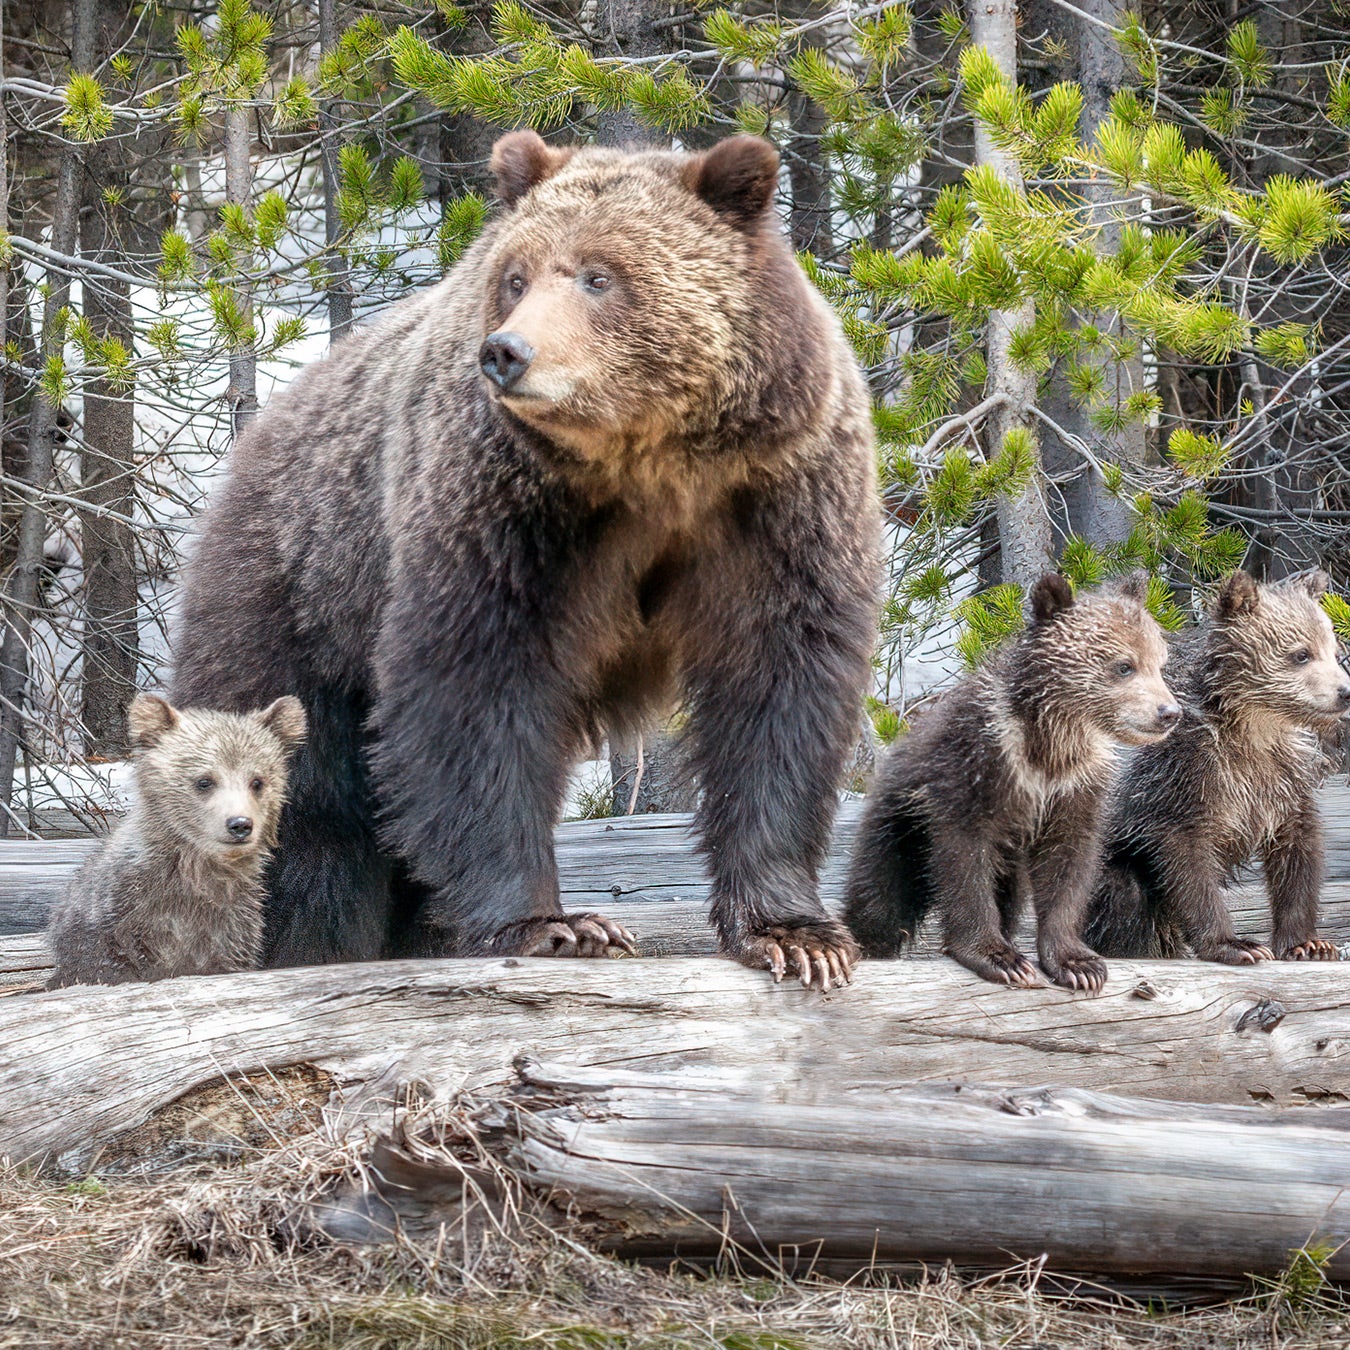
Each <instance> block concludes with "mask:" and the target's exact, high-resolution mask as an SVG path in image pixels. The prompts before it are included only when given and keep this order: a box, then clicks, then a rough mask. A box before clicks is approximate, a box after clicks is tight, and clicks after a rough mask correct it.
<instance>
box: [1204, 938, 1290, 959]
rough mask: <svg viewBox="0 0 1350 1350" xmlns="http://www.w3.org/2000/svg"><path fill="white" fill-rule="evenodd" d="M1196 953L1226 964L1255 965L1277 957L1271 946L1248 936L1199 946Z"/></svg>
mask: <svg viewBox="0 0 1350 1350" xmlns="http://www.w3.org/2000/svg"><path fill="white" fill-rule="evenodd" d="M1195 954H1196V956H1198V957H1199V958H1200V960H1202V961H1218V962H1220V963H1222V964H1223V965H1225V966H1254V965H1255V964H1256V963H1257V962H1258V961H1273V960H1274V959H1275V953H1274V952H1273V951H1271V950H1270V948H1269V947H1264V946H1262V945H1261V943H1259V942H1251V941H1249V940H1248V939H1247V938H1231V939H1228V940H1225V941H1223V942H1215V943H1213V944H1212V945H1210V946H1207V947H1203V948H1201V947H1197V948H1196V951H1195Z"/></svg>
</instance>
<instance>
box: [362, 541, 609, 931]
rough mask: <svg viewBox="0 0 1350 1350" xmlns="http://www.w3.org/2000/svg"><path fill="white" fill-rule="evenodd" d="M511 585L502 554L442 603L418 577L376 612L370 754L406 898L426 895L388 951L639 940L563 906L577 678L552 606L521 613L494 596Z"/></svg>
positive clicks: (465, 577) (544, 587)
mask: <svg viewBox="0 0 1350 1350" xmlns="http://www.w3.org/2000/svg"><path fill="white" fill-rule="evenodd" d="M488 561H490V560H488ZM484 565H485V566H486V565H487V564H486V563H485V564H484ZM521 569H522V570H525V564H524V563H522V564H521ZM444 570H445V569H444V567H443V566H440V567H434V566H432V565H430V564H427V565H426V566H425V567H424V568H422V569H419V571H420V572H423V573H425V574H426V575H437V574H438V573H439V572H441V571H444ZM518 580H519V578H517V577H516V576H515V575H514V573H513V571H512V568H511V567H510V566H508V565H507V564H505V563H501V564H500V565H495V566H492V567H491V570H490V571H488V572H486V573H484V574H482V575H479V576H477V577H475V576H473V575H472V574H471V573H470V570H469V568H468V566H467V565H466V564H460V566H459V571H458V575H457V576H456V584H455V586H454V587H453V588H452V589H451V590H449V591H448V592H447V595H446V602H447V604H446V607H444V608H442V609H440V610H438V609H437V608H436V607H435V606H434V605H431V604H429V602H428V599H427V595H426V593H425V589H424V588H421V587H411V586H409V587H408V588H406V593H405V594H404V595H403V596H402V598H401V599H400V600H398V601H397V602H396V603H394V604H391V605H390V606H389V608H388V610H387V612H386V614H385V616H384V623H383V627H382V631H381V635H380V639H379V642H378V645H377V650H378V654H379V662H378V667H377V677H378V683H379V689H380V693H379V696H378V698H377V700H376V706H375V710H374V717H373V719H372V725H373V727H374V730H375V736H376V739H375V743H374V748H373V750H372V755H371V763H372V768H373V772H374V779H375V792H376V796H377V798H378V800H379V803H380V806H381V808H382V811H383V814H384V830H383V838H384V839H385V841H386V843H387V844H388V846H389V848H390V850H391V852H393V853H394V854H395V855H396V856H397V857H398V858H399V859H400V860H401V867H402V869H404V871H405V873H406V875H405V876H404V877H403V878H402V879H401V880H400V882H399V884H398V889H399V900H400V907H401V908H402V907H403V906H405V905H406V904H407V902H408V900H409V899H410V898H412V899H414V900H416V899H418V898H420V899H422V901H423V903H422V904H421V906H420V909H418V910H417V912H416V914H415V915H414V916H413V917H412V920H411V924H409V923H408V920H407V916H406V915H404V916H403V917H402V919H400V920H399V921H398V922H397V923H396V924H395V928H396V930H397V931H394V932H392V933H391V935H390V941H391V947H392V948H393V949H394V950H398V951H402V952H414V953H417V954H420V955H428V956H449V955H455V956H488V955H513V956H606V955H609V954H611V953H613V952H618V951H622V952H629V953H631V952H633V950H634V949H633V938H632V934H630V933H629V932H628V931H627V930H626V929H624V928H622V927H621V926H620V925H618V924H615V923H612V922H611V921H610V920H608V919H605V918H603V917H602V916H600V915H598V914H591V913H585V914H564V913H563V910H562V905H561V903H560V901H559V896H558V868H557V863H556V862H555V860H554V855H553V826H554V822H555V821H556V820H557V817H558V814H559V811H560V808H561V805H562V800H563V794H564V792H565V790H566V785H567V773H568V770H569V768H570V765H571V762H572V758H573V755H572V747H573V745H574V743H575V741H576V735H575V734H574V733H573V732H572V731H571V730H570V728H572V727H574V726H575V725H576V723H577V720H578V719H577V715H576V711H575V708H574V707H573V704H572V701H571V700H572V695H571V694H570V692H569V691H570V685H569V684H568V682H567V681H565V680H564V679H562V678H561V677H560V676H559V674H558V672H557V670H556V668H555V665H554V662H555V659H556V652H555V650H554V647H553V644H552V642H551V640H550V639H551V634H550V633H549V632H548V630H547V627H546V624H547V617H546V616H545V615H543V614H541V613H540V612H538V611H536V610H526V609H524V608H522V607H521V605H520V603H519V597H518V596H517V595H515V594H514V593H511V594H502V593H500V591H501V587H502V586H503V585H504V584H505V583H506V582H515V581H518ZM554 581H555V578H554V577H553V576H552V575H550V576H548V577H547V578H536V579H535V581H534V584H535V586H536V587H537V591H538V594H540V595H545V596H546V595H549V594H550V593H551V592H550V588H551V587H552V586H553V585H554ZM521 584H522V585H523V584H524V583H521ZM450 633H453V634H455V635H456V636H455V638H454V639H453V640H451V639H448V638H447V636H446V635H447V634H450Z"/></svg>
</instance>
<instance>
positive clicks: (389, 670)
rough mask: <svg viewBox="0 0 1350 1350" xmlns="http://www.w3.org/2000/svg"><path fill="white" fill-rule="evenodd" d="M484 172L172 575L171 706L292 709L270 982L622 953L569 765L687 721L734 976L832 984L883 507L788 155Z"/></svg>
mask: <svg viewBox="0 0 1350 1350" xmlns="http://www.w3.org/2000/svg"><path fill="white" fill-rule="evenodd" d="M493 168H494V170H495V173H496V176H497V183H498V192H499V195H500V197H501V199H502V202H503V203H504V206H505V211H504V213H503V215H502V217H501V218H500V219H499V220H497V221H496V222H495V223H493V224H492V225H490V226H489V228H488V229H487V230H486V231H485V233H484V235H483V237H482V238H481V239H480V240H479V241H478V242H477V243H476V244H475V245H474V246H473V247H472V248H471V249H470V250H469V251H468V252H467V253H466V255H465V257H464V258H463V259H462V260H461V262H460V263H459V264H458V266H457V267H456V268H455V269H454V270H453V272H452V273H451V274H450V275H449V276H448V277H447V278H446V279H445V280H444V281H443V282H442V283H441V284H440V285H438V286H436V287H434V288H432V289H430V290H429V291H427V292H425V293H423V294H421V295H419V296H416V297H414V298H412V299H410V300H408V301H406V302H404V303H402V304H401V305H399V306H397V307H395V308H394V309H393V310H392V311H391V312H390V313H389V315H388V316H387V317H385V318H384V319H383V320H382V321H381V322H379V323H378V324H377V325H375V326H374V327H373V328H372V329H371V330H370V331H368V332H365V333H359V334H357V335H356V336H354V337H352V338H350V339H349V340H348V341H346V342H345V343H343V344H342V345H341V346H339V347H338V348H337V349H336V350H335V351H334V352H333V354H332V355H331V356H330V357H329V358H328V359H327V360H325V361H321V362H319V363H317V364H315V365H313V366H311V367H310V368H309V369H307V370H306V371H305V372H304V373H303V374H302V375H301V376H300V377H299V378H298V379H297V380H296V381H295V382H294V383H293V384H292V385H291V386H290V387H289V388H288V389H287V390H286V391H285V393H284V394H282V395H280V396H279V397H278V398H276V399H275V400H274V401H273V402H272V404H271V406H270V407H269V408H268V409H267V411H266V412H265V413H264V415H263V416H262V417H261V418H260V419H259V420H258V421H257V422H256V423H255V424H253V425H252V426H250V427H249V428H248V430H247V431H246V432H245V434H244V435H243V436H241V438H240V440H239V443H238V445H237V446H236V448H235V450H234V453H233V457H232V460H231V465H230V475H229V478H228V481H227V482H226V483H225V485H224V486H223V487H222V489H221V490H220V492H219V493H218V494H217V496H216V499H215V501H214V502H213V504H212V505H211V508H210V510H209V511H208V512H207V514H206V517H205V521H204V525H203V528H202V538H201V542H200V546H199V549H198V552H197V555H196V558H195V561H194V563H193V565H192V566H191V568H190V570H189V573H188V579H187V583H186V588H185V594H184V600H183V609H182V616H181V620H180V624H179V628H178V632H177V651H178V669H177V676H176V680H175V683H174V695H175V697H176V698H177V699H178V700H179V701H181V702H184V703H189V704H196V705H203V706H212V707H217V708H222V709H227V710H242V709H247V708H251V707H256V706H258V705H259V704H261V703H265V702H267V701H268V700H269V699H271V698H273V697H275V696H276V695H278V694H283V693H289V692H292V691H295V692H297V693H299V695H300V696H301V698H302V699H303V701H304V703H305V705H306V708H307V709H308V712H309V718H310V728H311V734H310V739H309V740H308V741H307V742H306V744H305V746H304V748H303V749H302V750H301V752H300V753H299V755H298V756H297V759H296V764H295V768H294V772H293V776H292V787H291V804H290V805H289V806H288V807H287V809H286V812H285V815H284V817H283V820H282V825H281V834H280V842H279V847H278V851H277V854H276V858H275V861H274V863H273V866H272V870H271V874H270V881H269V885H270V897H269V906H268V915H267V919H268V923H267V937H266V950H267V961H268V963H269V964H271V965H274V966H277V965H295V964H301V963H313V962H323V961H339V960H356V959H367V958H373V957H378V956H380V955H387V954H398V953H406V952H418V953H427V954H444V953H451V952H454V953H458V954H472V953H552V954H558V955H571V954H576V955H583V956H592V955H600V954H603V952H604V951H605V949H606V948H607V947H608V946H609V945H612V944H615V943H617V944H619V945H624V944H625V943H626V940H627V935H626V934H624V932H623V931H622V930H621V929H619V928H618V927H617V926H615V925H613V924H610V923H608V922H607V921H605V920H602V919H599V918H598V917H597V916H593V915H591V916H588V915H565V914H564V913H563V911H562V908H561V906H560V904H559V898H558V875H557V868H556V864H555V861H554V855H553V833H552V831H553V826H554V823H555V821H556V820H557V818H558V815H559V812H560V807H561V802H562V799H563V793H564V789H565V784H566V781H567V776H568V771H569V768H570V767H571V765H572V764H573V763H574V761H575V760H576V759H577V758H578V756H579V755H580V754H581V752H582V751H583V749H584V748H585V747H586V746H588V745H591V744H594V743H595V742H596V740H597V739H598V738H599V737H601V736H603V735H604V733H605V731H606V730H607V729H613V728H628V727H631V726H632V725H633V724H634V723H635V722H636V721H637V720H638V719H639V718H641V717H643V716H644V715H645V714H647V713H648V712H649V711H650V710H653V709H655V708H657V707H659V706H662V705H666V704H669V703H670V702H672V701H673V700H676V699H679V698H682V699H683V700H684V702H685V705H686V707H687V708H688V711H689V727H688V737H687V739H688V745H689V749H690V756H691V759H692V764H693V767H694V770H695V772H696V774H697V778H698V782H699V784H700V786H701V788H702V806H701V808H700V811H699V815H698V828H699V832H700V836H701V841H702V848H703V850H704V852H705V854H706V856H707V858H708V862H709V865H710V868H711V872H712V877H713V905H712V921H713V923H714V924H715V925H716V927H717V931H718V936H719V938H720V941H721V945H722V947H723V949H724V950H725V951H727V952H728V953H730V954H731V955H733V956H735V957H736V958H738V959H739V960H741V961H742V962H744V963H745V964H747V965H749V966H753V967H761V968H765V969H769V970H771V971H773V973H774V975H775V978H777V977H780V976H781V975H782V974H784V973H785V971H786V970H788V969H792V970H793V971H795V973H796V974H797V975H798V976H800V978H801V979H802V981H803V983H815V984H817V985H818V986H821V987H828V986H829V985H830V984H831V983H833V982H836V981H839V980H842V979H844V978H846V977H847V975H848V972H849V967H850V963H851V961H852V960H853V958H854V956H855V953H856V948H855V946H854V944H853V941H852V939H851V937H850V936H849V934H848V932H847V930H846V929H845V928H844V927H843V926H842V925H840V924H838V923H835V922H832V921H831V920H830V919H829V918H827V916H826V915H825V913H824V910H823V909H822V907H821V905H820V901H819V899H818V896H817V887H816V873H817V868H818V866H819V863H820V861H821V858H822V856H823V853H824V850H825V847H826V843H827V839H828V835H829V830H830V826H831V822H832V818H833V814H834V807H835V787H836V780H837V777H838V775H839V773H840V770H841V766H842V763H843V759H844V756H845V753H846V751H847V748H848V746H849V745H850V743H851V741H852V738H853V736H854V732H855V728H856V725H857V716H858V704H859V699H860V696H861V693H862V690H863V686H864V684H865V682H866V678H867V672H868V658H869V654H870V650H871V644H872V640H873V633H874V612H875V607H876V598H877V590H878V581H879V548H878V544H879V533H880V529H879V525H880V512H879V508H878V503H877V498H876V487H875V477H876V471H875V466H874V463H873V454H872V436H871V428H870V420H869V407H868V399H867V395H866V392H865V389H864V386H863V383H862V380H861V377H860V374H859V371H858V369H857V366H856V363H855V361H854V358H853V356H852V354H851V352H850V350H849V348H848V346H847V344H846V342H845V339H844V337H843V334H842V331H841V329H840V326H839V324H838V322H837V321H836V319H835V318H834V316H833V315H832V313H831V311H830V309H829V308H828V306H827V305H826V304H825V303H824V301H823V300H822V299H821V298H820V297H819V296H818V295H817V294H816V293H815V292H814V290H813V289H812V288H811V287H810V286H809V285H808V283H807V281H806V279H805V277H804V276H803V274H802V272H801V270H800V268H799V267H798V266H797V264H796V261H795V260H794V258H793V256H792V253H791V251H790V249H789V247H788V245H787V244H786V243H785V242H784V240H783V239H782V237H781V235H780V232H779V229H778V226H777V222H776V220H775V217H774V215H773V213H772V211H771V201H772V197H773V193H774V188H775V185H776V182H777V174H778V157H777V155H776V153H775V152H774V150H773V149H772V147H771V146H769V145H768V144H767V143H766V142H764V141H761V140H758V139H756V138H753V137H746V136H741V137H734V138H732V139H729V140H726V141H723V142H722V143H721V144H719V145H717V146H715V147H714V148H713V149H712V150H710V151H708V152H707V153H706V154H700V155H683V154H674V153H665V152H656V151H652V152H644V153H638V154H630V153H623V152H618V151H612V150H601V149H578V150H570V149H554V148H551V147H549V146H547V145H546V144H545V143H544V142H543V141H542V140H541V139H540V138H539V137H538V136H536V135H535V134H533V133H532V132H517V133H514V134H512V135H508V136H505V137H503V138H502V139H501V140H499V141H498V142H497V145H496V147H495V149H494V152H493Z"/></svg>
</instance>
